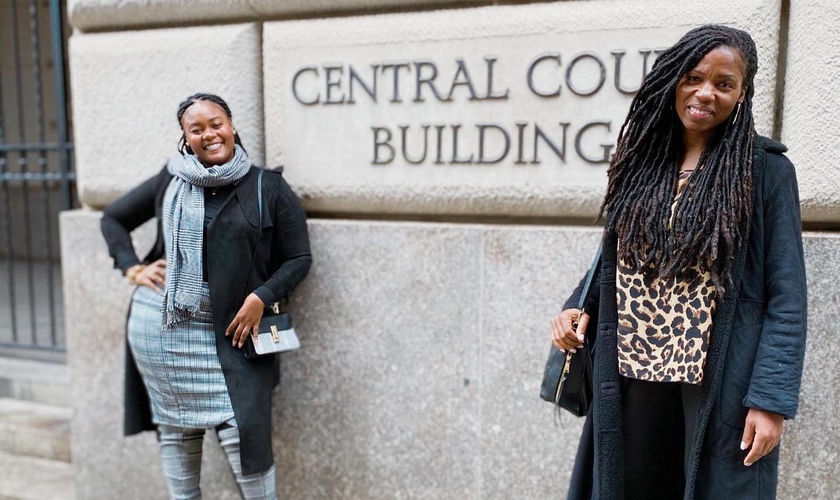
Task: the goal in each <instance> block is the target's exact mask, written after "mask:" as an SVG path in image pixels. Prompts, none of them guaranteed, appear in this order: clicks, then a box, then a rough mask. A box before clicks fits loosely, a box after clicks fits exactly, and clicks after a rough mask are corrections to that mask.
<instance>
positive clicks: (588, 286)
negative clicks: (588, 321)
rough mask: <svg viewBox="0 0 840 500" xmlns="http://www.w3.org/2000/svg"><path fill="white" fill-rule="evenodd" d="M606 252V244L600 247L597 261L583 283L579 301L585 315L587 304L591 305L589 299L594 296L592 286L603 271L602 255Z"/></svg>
mask: <svg viewBox="0 0 840 500" xmlns="http://www.w3.org/2000/svg"><path fill="white" fill-rule="evenodd" d="M603 252H604V242H603V241H602V242H601V244H600V245H598V251H597V252H596V253H595V260H594V261H593V262H592V267H590V268H589V273H588V274H587V275H586V280H585V281H584V282H583V289H582V290H581V292H580V298H579V299H578V309H579V310H580V311H581V313H583V312H584V311H585V309H586V304H588V303H589V298H590V297H591V296H592V284H593V283H594V282H595V279H596V278H597V276H598V272H599V271H600V270H601V261H602V256H601V254H602V253H603Z"/></svg>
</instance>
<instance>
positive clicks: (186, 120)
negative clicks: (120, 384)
mask: <svg viewBox="0 0 840 500" xmlns="http://www.w3.org/2000/svg"><path fill="white" fill-rule="evenodd" d="M177 118H178V125H179V127H180V128H181V132H182V135H181V141H180V144H179V152H180V154H179V155H176V156H174V157H172V158H171V159H170V160H169V161H168V162H167V164H166V166H165V167H164V168H163V170H161V171H160V173H158V174H157V175H155V176H154V177H152V178H151V179H149V180H147V181H146V182H144V183H142V184H141V185H140V186H138V187H136V188H135V189H133V190H132V191H131V192H129V193H128V194H126V195H125V196H124V197H122V198H120V199H119V200H117V201H116V202H114V203H113V204H112V205H111V206H109V207H108V208H107V209H105V211H104V214H103V216H102V233H103V235H104V236H105V240H106V242H107V243H108V250H109V253H110V254H111V257H113V258H114V265H115V267H117V268H118V269H120V270H122V272H123V274H124V275H125V276H126V278H127V279H128V283H129V284H131V285H137V288H136V289H135V291H134V295H133V297H132V301H131V309H130V313H129V317H128V328H127V329H128V342H127V349H126V384H125V386H126V393H125V433H126V435H130V434H136V433H138V432H141V431H144V430H155V429H156V430H157V432H158V437H159V441H160V451H161V458H162V463H163V471H164V475H165V476H166V479H167V486H168V487H169V492H170V496H171V498H173V499H193V498H200V497H201V491H200V489H199V474H200V471H201V451H202V450H201V449H202V442H203V438H204V432H205V429H208V428H215V429H216V432H217V434H218V437H219V442H220V443H221V446H222V449H223V450H224V451H225V454H226V455H227V459H228V462H229V464H230V467H231V470H232V471H233V474H234V476H235V479H236V482H237V484H238V485H239V490H240V493H241V495H242V498H245V499H275V498H276V492H275V489H276V488H275V478H274V464H273V458H272V450H271V393H272V389H273V388H274V386H276V385H277V382H278V381H279V372H278V366H277V360H276V359H274V358H273V357H270V356H268V357H259V358H257V359H250V360H249V359H246V358H245V357H244V354H243V351H242V347H243V345H244V344H245V342H246V341H248V337H249V334H254V335H256V334H257V332H258V328H259V324H260V319H261V318H262V316H263V311H264V308H265V307H266V306H267V305H269V304H273V303H274V302H276V301H279V300H281V299H282V298H285V297H288V295H289V294H290V293H291V292H292V290H294V288H295V287H296V286H297V285H298V284H299V283H300V282H301V281H302V280H303V278H304V277H305V276H306V274H307V272H308V271H309V267H310V265H311V264H312V257H311V255H310V252H309V237H308V234H307V228H306V216H305V214H304V211H303V209H302V208H301V206H300V203H299V202H298V200H297V198H296V197H295V194H294V193H293V192H292V190H291V189H290V188H289V185H288V184H286V181H284V180H283V177H282V176H281V175H280V173H279V172H277V171H269V170H265V171H263V170H260V169H259V168H258V167H256V166H253V165H252V164H251V160H250V159H249V158H248V155H247V153H246V152H245V148H244V146H243V145H242V141H241V139H240V138H239V134H237V132H236V129H235V128H234V126H233V121H232V114H231V111H230V107H228V105H227V103H226V102H225V101H224V100H222V99H221V98H220V97H218V96H215V95H211V94H195V95H192V96H190V97H188V98H187V99H186V100H185V101H184V102H182V103H181V105H180V106H179V107H178V113H177ZM260 187H261V188H262V189H261V191H262V205H260V203H259V199H258V196H260V195H259V193H260ZM260 208H262V213H260ZM152 218H157V240H156V241H155V244H154V247H152V250H151V251H150V252H149V254H148V255H147V256H146V257H145V258H144V259H143V260H142V261H140V259H138V258H137V254H136V253H135V249H134V245H133V244H132V241H131V236H130V233H131V231H133V230H134V229H135V228H137V227H138V226H140V225H141V224H143V223H144V222H146V221H147V220H149V219H152Z"/></svg>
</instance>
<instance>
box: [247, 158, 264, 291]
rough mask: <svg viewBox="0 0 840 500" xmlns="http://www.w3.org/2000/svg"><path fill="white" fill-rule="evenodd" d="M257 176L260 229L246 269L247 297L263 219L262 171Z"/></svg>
mask: <svg viewBox="0 0 840 500" xmlns="http://www.w3.org/2000/svg"><path fill="white" fill-rule="evenodd" d="M259 170H260V172H259V174H257V207H258V209H259V211H260V219H259V220H260V227H259V234H258V235H257V242H256V243H254V251H253V252H251V267H250V268H249V269H248V281H247V282H246V283H245V294H246V296H247V294H248V290H249V289H250V288H251V273H253V272H254V261H256V259H257V249H258V248H259V247H260V240H261V239H262V218H263V214H262V212H263V193H262V178H263V169H259Z"/></svg>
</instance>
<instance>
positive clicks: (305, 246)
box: [254, 177, 312, 305]
mask: <svg viewBox="0 0 840 500" xmlns="http://www.w3.org/2000/svg"><path fill="white" fill-rule="evenodd" d="M278 194H279V198H278V202H277V206H276V207H275V209H274V210H275V213H274V221H275V222H274V237H273V239H272V242H271V251H272V253H274V254H275V255H276V256H279V260H280V262H282V264H280V268H279V269H277V271H275V273H274V274H273V275H272V276H271V277H270V278H268V280H267V281H266V282H265V283H263V284H262V285H261V286H260V287H258V288H257V289H256V290H254V294H255V295H256V296H257V297H259V298H260V299H261V300H262V301H263V303H265V304H266V305H269V304H273V303H274V302H278V301H280V300H282V299H284V298H286V297H288V296H289V295H290V294H291V293H292V291H293V290H294V289H295V287H297V286H298V284H300V282H301V281H303V278H305V277H306V275H307V273H309V268H310V267H311V266H312V252H311V251H310V250H309V230H308V229H307V227H306V212H305V211H304V210H303V207H302V206H301V204H300V201H298V198H297V196H295V193H294V191H292V188H291V187H289V184H288V183H286V180H285V179H283V178H282V177H281V178H280V190H279V193H278Z"/></svg>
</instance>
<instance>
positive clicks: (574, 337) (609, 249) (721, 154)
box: [552, 26, 807, 500]
mask: <svg viewBox="0 0 840 500" xmlns="http://www.w3.org/2000/svg"><path fill="white" fill-rule="evenodd" d="M757 66H758V64H757V55H756V47H755V44H754V42H753V40H752V38H751V37H750V36H749V35H748V34H747V33H745V32H744V31H741V30H737V29H733V28H729V27H724V26H703V27H701V28H697V29H695V30H692V31H690V32H688V33H687V34H686V35H685V36H683V38H682V39H681V40H680V41H679V42H677V43H676V44H675V45H674V46H673V47H671V48H670V49H669V50H668V51H666V52H665V53H663V54H662V55H661V56H660V57H659V59H657V61H656V63H655V65H654V67H653V68H652V70H651V73H650V74H649V75H648V76H647V77H646V78H645V80H644V82H643V84H642V87H641V89H640V90H639V92H638V94H637V95H636V97H635V98H634V100H633V103H632V105H631V108H630V112H629V114H628V116H627V120H626V121H625V123H624V125H623V127H622V129H621V132H620V134H619V139H618V144H617V148H616V153H615V156H614V157H613V159H612V162H611V164H610V168H609V171H608V177H609V182H608V188H607V195H606V199H605V200H604V204H603V208H602V210H603V211H605V212H606V225H605V233H604V238H603V245H604V246H603V260H602V265H601V273H600V279H599V281H598V283H597V288H596V290H595V293H593V296H592V299H591V301H590V303H589V304H588V305H587V307H586V310H587V311H592V316H591V318H590V316H588V315H586V314H581V312H580V311H579V310H577V309H574V307H575V304H576V303H577V301H578V298H579V296H580V293H581V288H582V287H581V286H579V287H578V288H577V290H576V291H575V292H574V293H573V294H572V297H571V298H570V299H569V300H568V301H567V302H566V305H565V307H564V309H565V310H564V311H563V312H562V313H561V314H560V316H559V317H557V318H556V319H555V320H554V322H553V325H552V326H553V331H552V337H553V342H554V344H555V345H556V346H557V347H558V348H559V349H564V350H571V351H576V350H577V349H579V348H580V347H581V346H582V343H583V340H584V338H585V337H584V335H586V336H590V339H589V340H590V341H592V344H591V345H594V354H593V356H594V357H593V363H594V367H595V369H594V381H593V391H594V403H593V406H592V408H591V411H590V414H589V415H588V417H587V420H586V424H585V425H584V434H583V437H582V439H581V444H580V447H579V449H578V456H577V460H576V464H575V470H574V472H573V479H572V487H571V489H570V493H569V498H570V499H574V500H584V499H586V500H589V499H595V498H597V499H599V500H612V499H616V500H619V499H625V500H657V499H662V500H679V499H686V500H692V499H696V500H701V499H702V500H721V499H726V500H738V499H747V498H749V499H753V500H754V499H773V498H775V494H776V482H777V473H778V461H779V448H778V444H779V441H780V438H781V434H782V430H783V422H784V420H785V419H788V418H793V417H794V415H795V414H796V410H797V400H798V393H799V385H800V378H801V375H802V364H803V358H804V352H805V332H806V307H807V306H806V299H807V297H806V289H805V267H804V261H803V252H802V229H801V220H800V213H799V199H798V190H797V183H796V175H795V172H794V168H793V165H792V164H791V163H790V161H788V160H787V158H785V156H783V155H782V153H783V152H784V151H786V148H785V147H784V146H782V145H781V144H778V143H775V142H773V141H771V140H769V139H766V138H763V137H760V136H758V135H756V132H755V129H754V125H753V113H752V98H753V93H754V91H755V88H754V79H755V74H756V70H757ZM575 321H577V322H578V328H577V330H575V329H574V328H573V326H572V324H573V323H574V322H575ZM590 323H591V324H593V325H594V327H593V328H589V329H587V325H588V324H590ZM595 327H597V328H595Z"/></svg>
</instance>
